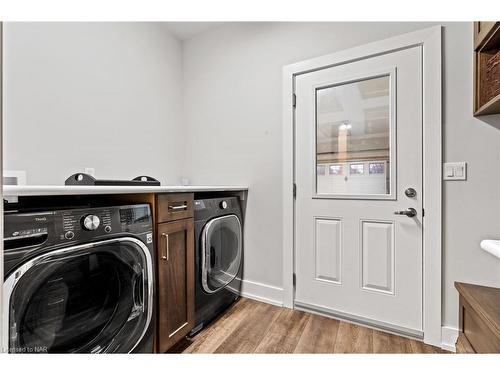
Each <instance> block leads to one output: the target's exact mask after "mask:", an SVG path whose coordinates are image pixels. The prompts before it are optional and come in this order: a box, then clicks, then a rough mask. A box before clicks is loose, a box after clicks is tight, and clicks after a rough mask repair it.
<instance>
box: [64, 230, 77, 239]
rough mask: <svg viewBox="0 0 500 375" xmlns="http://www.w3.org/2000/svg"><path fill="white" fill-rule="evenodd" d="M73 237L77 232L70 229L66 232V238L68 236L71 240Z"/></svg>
mask: <svg viewBox="0 0 500 375" xmlns="http://www.w3.org/2000/svg"><path fill="white" fill-rule="evenodd" d="M73 237H75V234H74V233H73V232H72V231H70V230H68V231H67V232H66V233H64V238H66V239H67V240H71V239H72V238H73Z"/></svg>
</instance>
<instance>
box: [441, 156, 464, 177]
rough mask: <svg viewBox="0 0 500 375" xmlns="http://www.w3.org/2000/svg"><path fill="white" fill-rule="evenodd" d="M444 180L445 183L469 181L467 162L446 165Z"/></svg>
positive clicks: (444, 167) (444, 166)
mask: <svg viewBox="0 0 500 375" xmlns="http://www.w3.org/2000/svg"><path fill="white" fill-rule="evenodd" d="M443 180H445V181H465V180H467V163H466V162H465V161H459V162H450V163H444V165H443Z"/></svg>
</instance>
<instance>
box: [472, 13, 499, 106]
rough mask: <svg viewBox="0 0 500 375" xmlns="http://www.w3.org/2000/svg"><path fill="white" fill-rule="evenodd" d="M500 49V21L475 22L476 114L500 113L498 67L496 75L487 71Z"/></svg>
mask: <svg viewBox="0 0 500 375" xmlns="http://www.w3.org/2000/svg"><path fill="white" fill-rule="evenodd" d="M499 51H500V21H497V22H474V116H483V115H492V114H500V85H499V82H500V77H499V74H495V72H496V71H498V68H496V69H494V73H493V74H495V75H494V76H493V75H492V73H491V70H490V72H488V71H487V66H488V64H491V59H492V58H495V59H497V58H498V56H499V55H498V53H499ZM495 55H496V57H495ZM490 69H491V67H490ZM493 87H494V88H493Z"/></svg>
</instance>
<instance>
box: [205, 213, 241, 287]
mask: <svg viewBox="0 0 500 375" xmlns="http://www.w3.org/2000/svg"><path fill="white" fill-rule="evenodd" d="M201 239H202V244H201V245H202V252H203V253H202V256H201V260H202V270H201V273H202V277H201V281H202V286H203V289H204V290H205V292H207V293H214V292H216V291H217V290H219V289H221V288H223V287H225V286H226V285H228V284H229V283H230V282H231V281H232V280H233V279H234V278H235V277H236V275H237V274H238V270H239V268H240V263H241V252H242V243H241V241H242V239H241V223H240V220H239V219H238V217H237V216H236V215H227V216H221V217H218V218H215V219H213V220H210V221H209V222H208V223H207V224H206V225H205V227H204V228H203V232H202V236H201Z"/></svg>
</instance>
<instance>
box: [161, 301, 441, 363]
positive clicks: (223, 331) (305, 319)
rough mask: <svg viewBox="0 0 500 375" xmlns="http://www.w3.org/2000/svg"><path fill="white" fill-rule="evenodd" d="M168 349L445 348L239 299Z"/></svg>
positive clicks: (435, 350)
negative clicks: (211, 321) (189, 336)
mask: <svg viewBox="0 0 500 375" xmlns="http://www.w3.org/2000/svg"><path fill="white" fill-rule="evenodd" d="M170 353H446V352H445V351H443V350H441V349H439V348H436V347H434V346H430V345H426V344H424V343H422V342H420V341H417V340H411V339H407V338H404V337H400V336H396V335H392V334H389V333H385V332H380V331H376V330H373V329H370V328H366V327H362V326H359V325H356V324H351V323H347V322H343V321H338V320H335V319H330V318H326V317H323V316H320V315H315V314H309V313H306V312H301V311H297V310H290V309H286V308H282V307H277V306H273V305H269V304H266V303H262V302H257V301H254V300H250V299H247V298H241V299H240V300H239V301H238V302H236V303H235V304H234V305H232V306H231V307H230V308H229V309H228V310H227V311H226V312H225V313H224V314H223V315H222V316H221V317H219V318H218V319H217V320H216V321H214V322H213V323H212V324H210V325H209V326H208V327H206V328H205V329H203V330H202V331H201V332H200V333H199V334H198V335H196V336H195V337H193V338H191V339H186V340H184V341H182V342H180V343H179V344H178V345H176V346H175V347H174V348H172V350H171V351H170Z"/></svg>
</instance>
